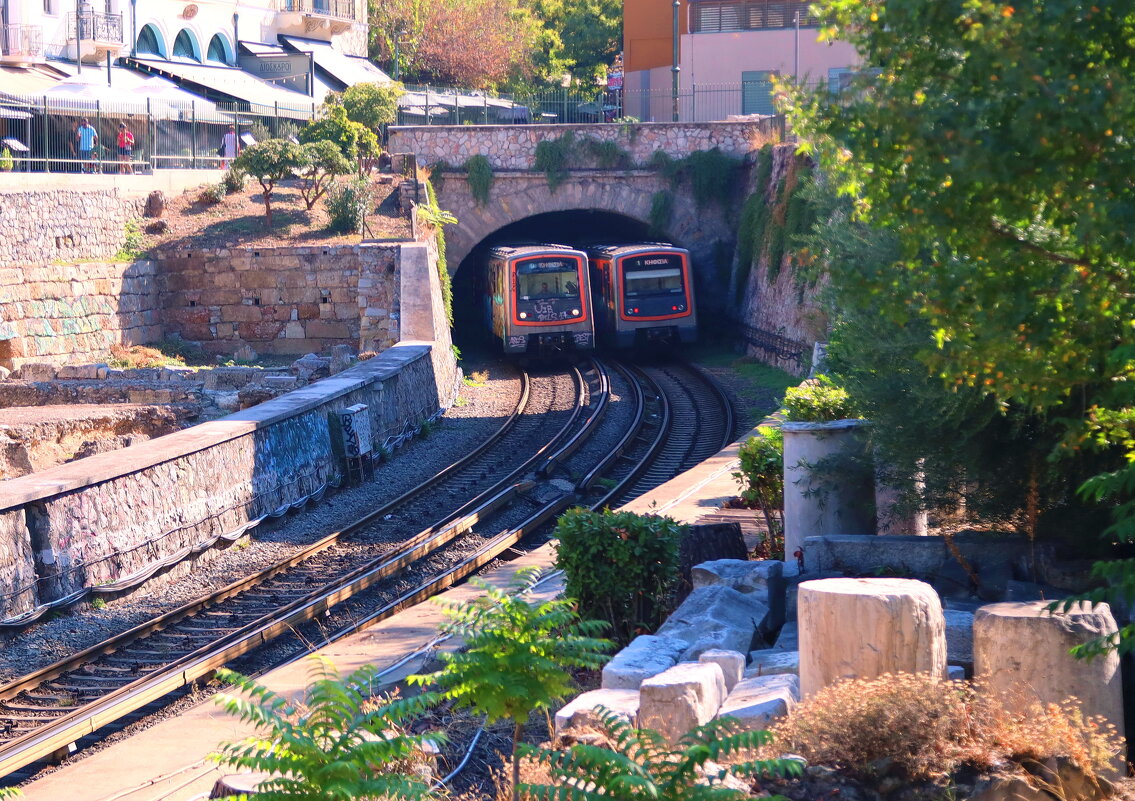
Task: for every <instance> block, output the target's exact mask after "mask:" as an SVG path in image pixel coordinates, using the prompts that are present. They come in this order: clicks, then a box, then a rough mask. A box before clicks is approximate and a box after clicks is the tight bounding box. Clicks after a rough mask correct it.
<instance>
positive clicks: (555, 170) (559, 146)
mask: <svg viewBox="0 0 1135 801" xmlns="http://www.w3.org/2000/svg"><path fill="white" fill-rule="evenodd" d="M575 144H576V142H575V134H574V133H573V132H571V131H568V132H567V133H566V134H564V135H563V136H561V137H560V138H559V139H542V140H541V141H539V142H537V143H536V159H535V167H536V169H537V170H540V171H541V172H543V173H544V176H545V177H546V178H547V179H548V188H549V189H551V190H552V191H553V192H555V191H556V190H557V189H559V187H560V184H562V183H563V182H564V181H566V180H567V177H568V169H569V168H570V166H571V160H572V157H573V156H574V155H575Z"/></svg>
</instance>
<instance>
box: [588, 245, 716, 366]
mask: <svg viewBox="0 0 1135 801" xmlns="http://www.w3.org/2000/svg"><path fill="white" fill-rule="evenodd" d="M588 258H589V263H590V269H591V278H592V283H593V285H594V287H595V314H596V331H597V334H598V336H599V337H600V339H601V340H602V341H603V342H604V343H605V344H607V345H610V346H613V347H631V346H633V345H635V344H650V343H666V342H669V343H676V342H694V341H696V340H697V314H696V312H695V311H694V288H693V281H692V280H691V275H690V253H689V251H688V250H685V249H684V248H678V247H674V246H673V245H669V244H666V243H660V242H644V243H638V244H630V245H603V246H598V247H595V248H592V249H590V251H589V252H588Z"/></svg>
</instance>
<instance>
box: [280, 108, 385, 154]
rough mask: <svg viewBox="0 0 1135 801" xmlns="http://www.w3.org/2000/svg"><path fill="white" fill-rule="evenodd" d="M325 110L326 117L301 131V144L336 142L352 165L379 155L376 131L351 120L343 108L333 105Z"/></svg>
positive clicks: (314, 121)
mask: <svg viewBox="0 0 1135 801" xmlns="http://www.w3.org/2000/svg"><path fill="white" fill-rule="evenodd" d="M325 110H326V115H325V116H324V117H322V118H320V119H318V120H312V121H311V122H309V123H308V124H307V125H305V126H304V128H303V130H301V131H300V134H299V140H300V142H301V143H303V144H306V143H308V142H321V141H323V140H325V139H326V140H327V141H330V142H334V143H335V144H336V146H338V148H339V151H340V152H341V153H342V154H343V157H344V158H345V159H347V161H349V162H351V163H352V164H354V163H357V162H358V161H359V159H362V158H369V157H371V156H375V155H377V154H378V152H379V145H378V137H376V136H375V135H374V131H372V130H370V129H369V128H367V127H366V126H365V125H362V124H361V123H357V122H355V121H353V120H351V119H349V118H348V117H347V110H346V109H345V108H343V107H342V106H337V105H331V106H327V107H326V109H325Z"/></svg>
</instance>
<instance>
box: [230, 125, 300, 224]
mask: <svg viewBox="0 0 1135 801" xmlns="http://www.w3.org/2000/svg"><path fill="white" fill-rule="evenodd" d="M305 161H306V157H305V155H304V151H303V148H301V147H300V146H299V145H297V144H295V143H293V142H288V141H286V140H284V139H268V140H266V141H264V142H257V143H256V144H254V145H249V146H248V147H246V148H245V149H244V150H243V151H241V154H240V155H239V156H237V157H236V160H235V161H234V162H233V169H236V170H240V171H241V172H244V173H247V174H248V175H252V176H254V177H255V178H256V180H258V181H260V188H261V189H262V190H263V192H262V197H263V198H264V218H265V220H266V221H267V224H268V227H269V228H271V227H272V191H273V190H274V189H275V188H276V184H277V183H278V182H279V181H282V180H283V179H285V178H287V177H289V176H291V175H292V174H293V173H294V172H296V171H297V170H299V169H301V168H302V167H303V166H304V163H305Z"/></svg>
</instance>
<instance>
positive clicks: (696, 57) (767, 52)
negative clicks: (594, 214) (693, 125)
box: [623, 0, 858, 121]
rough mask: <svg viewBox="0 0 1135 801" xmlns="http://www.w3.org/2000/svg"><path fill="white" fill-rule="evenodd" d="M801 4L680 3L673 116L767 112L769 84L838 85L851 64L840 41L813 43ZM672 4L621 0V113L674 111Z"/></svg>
mask: <svg viewBox="0 0 1135 801" xmlns="http://www.w3.org/2000/svg"><path fill="white" fill-rule="evenodd" d="M818 32H819V21H818V20H817V19H816V18H815V17H813V16H811V15H810V14H809V13H808V2H805V1H803V0H679V6H678V34H679V35H678V51H679V52H678V67H679V73H678V74H679V83H680V90H679V98H678V111H679V114H680V116H681V118H682V119H684V120H698V121H705V120H717V119H724V118H726V117H727V116H730V115H734V114H771V113H774V107H773V101H772V85H771V79H772V78H773V77H774V76H788V77H793V76H794V77H795V78H796V79H797V80H798V81H800V82H803V83H814V82H816V81H818V80H821V79H823V80H838V76H839V75H841V74H844V73H849V72H851V71H853V70H854V69H855V67H856V64H857V62H858V57H857V54H856V52H855V49H854V47H852V46H851V45H850V44H848V43H846V42H831V43H827V42H820V41H818V40H817V35H818ZM673 54H674V36H673V3H672V2H668V1H665V2H664V0H624V2H623V60H624V79H623V80H624V84H623V85H624V113H625V114H627V115H630V116H634V117H638V118H639V119H642V120H656V121H666V120H669V119H671V117H672V115H673V112H674V100H673V94H672V87H673V63H674V62H673V57H674V56H673Z"/></svg>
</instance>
